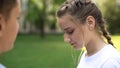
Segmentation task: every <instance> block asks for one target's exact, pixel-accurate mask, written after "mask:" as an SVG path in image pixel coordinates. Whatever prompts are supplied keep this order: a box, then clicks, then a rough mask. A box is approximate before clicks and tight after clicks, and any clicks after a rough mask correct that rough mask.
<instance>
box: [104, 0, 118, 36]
mask: <svg viewBox="0 0 120 68" xmlns="http://www.w3.org/2000/svg"><path fill="white" fill-rule="evenodd" d="M103 9H104V11H103V12H104V16H105V18H106V20H107V22H108V23H107V24H108V30H109V31H110V33H111V34H120V8H119V7H118V6H117V3H116V0H111V1H110V0H106V2H105V3H104V4H103Z"/></svg>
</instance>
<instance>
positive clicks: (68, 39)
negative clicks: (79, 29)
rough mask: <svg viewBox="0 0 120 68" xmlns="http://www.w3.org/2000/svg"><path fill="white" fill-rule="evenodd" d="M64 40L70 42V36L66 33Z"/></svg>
mask: <svg viewBox="0 0 120 68" xmlns="http://www.w3.org/2000/svg"><path fill="white" fill-rule="evenodd" d="M64 41H65V42H67V43H69V42H70V37H68V36H65V35H64Z"/></svg>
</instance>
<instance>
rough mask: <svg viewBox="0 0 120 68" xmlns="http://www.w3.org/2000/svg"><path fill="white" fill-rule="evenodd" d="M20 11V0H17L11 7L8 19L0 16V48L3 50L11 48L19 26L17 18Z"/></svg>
mask: <svg viewBox="0 0 120 68" xmlns="http://www.w3.org/2000/svg"><path fill="white" fill-rule="evenodd" d="M20 11H21V9H20V0H17V5H16V6H15V7H13V9H12V11H11V13H10V17H9V19H8V20H7V21H6V20H5V18H4V17H2V16H1V20H0V21H1V23H0V25H1V30H0V31H1V32H0V49H1V50H2V51H3V52H4V51H8V50H10V49H12V48H13V45H14V41H15V39H16V36H17V33H18V28H19V25H18V18H19V14H20Z"/></svg>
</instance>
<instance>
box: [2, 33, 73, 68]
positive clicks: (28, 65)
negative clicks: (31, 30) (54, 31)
mask: <svg viewBox="0 0 120 68" xmlns="http://www.w3.org/2000/svg"><path fill="white" fill-rule="evenodd" d="M1 62H2V64H4V65H5V66H6V67H8V68H74V66H75V65H74V64H73V60H72V56H71V47H70V46H68V45H67V44H66V43H64V42H63V38H62V36H61V35H55V36H54V35H48V36H47V37H46V38H45V39H40V37H39V36H38V35H21V36H18V37H17V40H16V43H15V46H14V49H13V50H11V51H9V52H7V53H5V54H4V55H2V59H1Z"/></svg>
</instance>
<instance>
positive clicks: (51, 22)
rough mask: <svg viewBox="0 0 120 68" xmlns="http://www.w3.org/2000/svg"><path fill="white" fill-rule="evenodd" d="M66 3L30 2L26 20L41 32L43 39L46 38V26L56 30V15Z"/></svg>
mask: <svg viewBox="0 0 120 68" xmlns="http://www.w3.org/2000/svg"><path fill="white" fill-rule="evenodd" d="M64 1H65V0H59V1H56V0H28V4H27V5H28V14H27V16H26V20H27V21H29V22H30V24H31V25H33V24H34V25H35V26H36V27H37V28H38V29H39V30H40V36H41V37H44V36H45V30H44V28H45V25H48V26H49V28H50V29H51V30H55V29H56V17H55V13H56V10H57V9H58V7H59V6H60V4H62V3H63V2H64ZM31 32H32V31H31Z"/></svg>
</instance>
